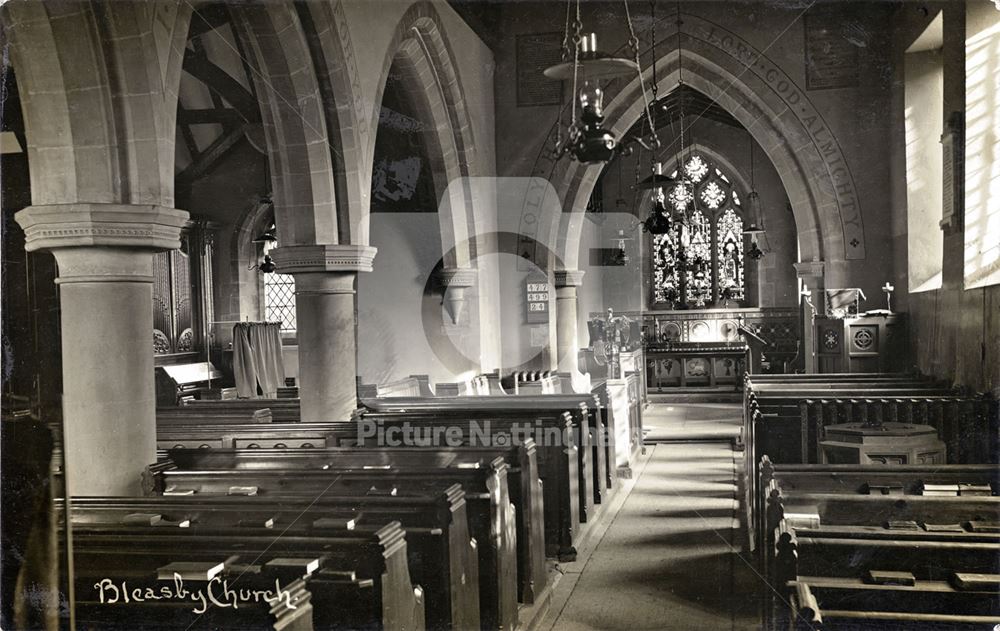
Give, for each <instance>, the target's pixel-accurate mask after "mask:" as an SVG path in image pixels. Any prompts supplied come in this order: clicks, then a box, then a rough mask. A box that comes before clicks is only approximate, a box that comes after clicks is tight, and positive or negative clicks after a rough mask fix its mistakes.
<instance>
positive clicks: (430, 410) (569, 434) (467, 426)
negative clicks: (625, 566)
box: [364, 400, 593, 561]
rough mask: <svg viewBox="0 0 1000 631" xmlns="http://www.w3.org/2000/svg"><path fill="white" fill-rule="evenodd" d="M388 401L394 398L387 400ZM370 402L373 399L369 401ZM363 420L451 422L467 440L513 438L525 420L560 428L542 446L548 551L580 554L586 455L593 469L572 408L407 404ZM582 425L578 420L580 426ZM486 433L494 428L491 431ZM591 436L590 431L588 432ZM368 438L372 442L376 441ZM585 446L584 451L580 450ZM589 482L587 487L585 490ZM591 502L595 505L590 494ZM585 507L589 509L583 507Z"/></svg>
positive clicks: (561, 555)
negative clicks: (422, 406) (580, 442)
mask: <svg viewBox="0 0 1000 631" xmlns="http://www.w3.org/2000/svg"><path fill="white" fill-rule="evenodd" d="M386 401H389V400H386ZM366 404H367V405H371V402H370V401H368V402H366ZM364 420H366V421H371V422H376V423H379V424H380V425H381V426H382V427H403V426H404V424H405V425H408V426H411V427H417V428H435V427H442V426H447V427H450V428H456V430H457V431H458V432H460V434H461V435H460V437H459V438H460V440H461V441H462V442H463V443H465V444H473V445H475V444H477V443H479V442H480V439H482V438H485V439H487V440H489V441H490V442H491V443H504V444H508V443H509V442H511V441H514V440H515V439H518V438H519V437H518V436H515V435H514V431H513V430H514V429H518V428H522V427H524V426H525V425H526V424H529V425H530V426H532V427H535V426H536V425H535V424H536V423H537V427H540V428H541V430H542V432H543V433H544V432H553V433H558V435H559V440H555V441H552V442H554V444H551V445H542V446H538V447H537V452H538V474H539V478H540V479H541V482H542V493H543V506H544V522H545V546H546V555H547V556H553V557H558V558H560V559H561V560H564V561H569V560H572V559H574V558H575V556H576V548H575V544H576V541H577V539H578V537H579V534H580V523H581V517H582V515H583V514H584V513H583V512H582V511H581V507H580V504H581V499H586V497H588V496H589V497H591V498H592V497H593V496H592V495H590V492H589V488H590V484H588V482H589V478H588V476H587V475H586V474H585V473H580V467H581V464H580V463H581V461H583V466H584V467H588V469H587V470H589V456H590V450H589V448H586V447H585V448H579V447H578V446H577V444H576V439H577V436H578V434H579V432H574V422H573V417H571V416H570V414H569V413H567V412H557V411H550V412H546V411H543V410H530V411H529V412H526V411H522V410H517V409H491V408H485V409H478V410H474V409H471V408H467V407H466V408H457V409H447V408H444V409H442V408H440V407H431V406H428V407H427V408H426V409H424V410H413V409H412V406H411V405H408V406H407V407H406V408H405V410H400V411H382V410H380V411H377V412H376V411H373V410H369V411H368V412H365V415H364ZM575 427H576V428H577V429H578V428H579V427H580V425H579V421H577V424H576V426H575ZM481 432H482V433H485V432H489V435H488V436H482V435H481ZM585 436H589V433H585ZM374 440H375V439H369V443H367V444H375V443H374ZM581 452H584V453H583V455H582V456H581ZM581 486H584V489H585V490H581V488H580V487H581ZM590 505H591V506H592V505H593V500H591V502H590ZM583 510H586V508H584V509H583Z"/></svg>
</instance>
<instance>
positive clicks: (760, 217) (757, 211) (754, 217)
mask: <svg viewBox="0 0 1000 631" xmlns="http://www.w3.org/2000/svg"><path fill="white" fill-rule="evenodd" d="M747 139H748V140H749V144H750V193H749V194H748V195H747V205H748V206H749V208H750V225H748V226H747V227H746V228H744V229H743V234H745V235H749V236H750V248H749V249H748V250H747V256H748V257H750V258H752V259H753V260H755V261H757V260H760V259H761V258H763V256H764V255H765V254H767V252H769V251H770V248H767V249H766V250H762V249H761V248H760V244H759V242H758V241H759V240H760V239H764V241H765V242H766V241H767V232H766V231H765V230H764V213H763V211H762V209H761V206H760V195H759V194H758V193H757V183H756V175H755V168H754V166H755V165H754V141H753V137H751V136H750V132H747Z"/></svg>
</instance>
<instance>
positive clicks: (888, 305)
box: [882, 281, 896, 313]
mask: <svg viewBox="0 0 1000 631" xmlns="http://www.w3.org/2000/svg"><path fill="white" fill-rule="evenodd" d="M895 289H896V288H895V287H893V286H892V283H890V282H889V281H885V285H883V286H882V291H884V292H885V310H886V311H888V312H889V313H892V292H893V291H894V290H895Z"/></svg>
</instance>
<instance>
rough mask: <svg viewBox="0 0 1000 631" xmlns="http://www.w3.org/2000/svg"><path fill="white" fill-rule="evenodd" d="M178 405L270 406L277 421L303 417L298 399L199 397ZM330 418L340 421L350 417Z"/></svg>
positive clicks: (202, 408) (210, 408)
mask: <svg viewBox="0 0 1000 631" xmlns="http://www.w3.org/2000/svg"><path fill="white" fill-rule="evenodd" d="M178 407H179V408H181V409H184V410H188V411H190V412H195V411H198V412H202V413H204V412H208V413H217V412H232V411H235V410H240V411H247V412H252V411H253V410H262V409H264V408H269V409H270V410H271V417H272V418H273V420H274V422H276V423H287V422H298V421H300V420H301V419H302V410H301V405H300V403H299V400H298V399H285V398H277V399H263V398H261V399H218V400H210V399H199V400H195V401H187V402H184V404H183V405H180V406H178ZM328 420H331V421H338V420H348V419H328Z"/></svg>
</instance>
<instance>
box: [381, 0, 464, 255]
mask: <svg viewBox="0 0 1000 631" xmlns="http://www.w3.org/2000/svg"><path fill="white" fill-rule="evenodd" d="M440 23H441V21H440V18H439V16H438V14H437V10H436V9H435V8H434V6H433V5H431V4H430V3H428V2H418V3H416V4H414V5H413V6H411V7H410V8H409V9H408V10H407V11H406V13H405V14H404V15H403V17H402V18H400V21H399V24H398V25H397V27H396V31H395V33H394V34H393V37H392V40H391V41H390V44H389V46H388V49H387V53H386V58H385V60H384V61H383V64H382V76H381V78H380V80H379V82H378V92H377V94H376V98H375V105H374V108H375V109H374V111H373V113H372V120H373V121H377V120H378V112H379V108H380V107H381V103H382V97H383V94H384V92H385V86H386V81H387V79H388V75H389V70H390V68H392V66H393V64H397V67H399V68H400V69H401V70H403V76H404V81H406V83H407V91H408V92H409V93H410V94H411V95H416V96H417V98H416V99H415V100H414V106H415V107H417V109H418V110H419V111H420V113H421V114H422V116H423V118H424V119H425V120H429V121H432V122H433V129H432V130H430V133H429V134H427V135H426V137H427V139H428V140H429V141H430V142H429V144H430V145H431V146H432V147H433V148H435V149H436V150H437V151H436V152H432V155H431V161H432V162H433V163H434V164H432V168H433V171H434V176H435V188H436V189H437V190H436V192H437V194H438V196H439V197H444V199H441V200H440V203H439V215H438V219H439V221H440V224H441V243H442V250H443V251H444V252H445V253H446V261H445V265H446V267H449V268H452V267H454V268H468V267H470V266H474V261H473V256H472V252H473V250H472V248H474V247H475V225H476V222H475V212H474V208H475V200H474V196H473V193H472V189H471V187H470V185H469V178H470V177H471V176H475V175H477V171H476V168H475V139H474V136H473V131H472V122H471V119H470V117H469V113H468V110H467V108H466V103H465V95H464V92H463V90H462V84H461V78H460V77H459V75H458V70H457V67H458V66H457V63H456V61H455V56H454V53H453V51H452V49H451V45H450V43H449V42H448V39H447V37H446V35H445V33H444V30H443V28H442V27H441V26H439V25H440ZM374 140H375V139H374V134H373V137H372V139H371V146H372V148H374ZM434 153H436V154H437V155H434ZM367 166H368V169H369V176H370V169H371V166H372V165H371V161H370V160H369V163H368V165H367Z"/></svg>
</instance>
